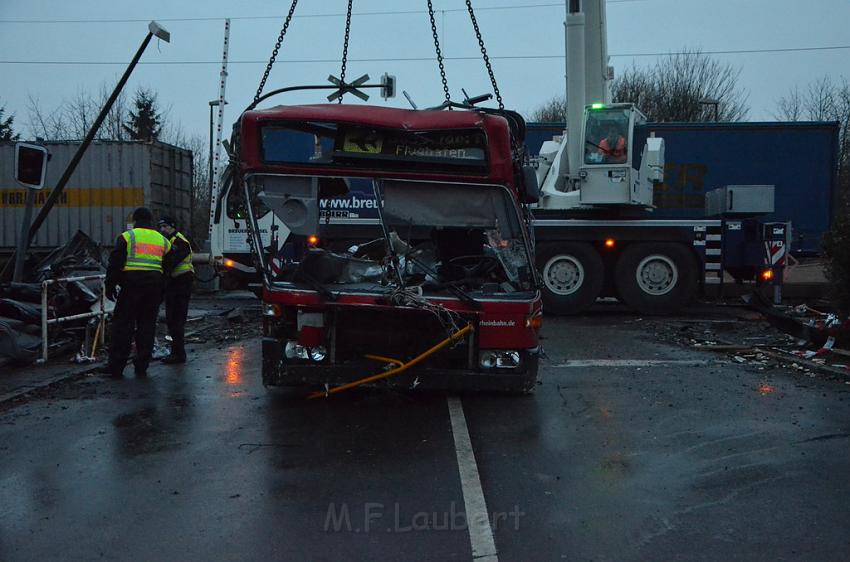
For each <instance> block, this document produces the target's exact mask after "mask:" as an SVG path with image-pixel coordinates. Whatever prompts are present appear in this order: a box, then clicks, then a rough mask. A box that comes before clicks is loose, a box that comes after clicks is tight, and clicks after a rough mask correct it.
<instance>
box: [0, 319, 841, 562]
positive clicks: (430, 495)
mask: <svg viewBox="0 0 850 562" xmlns="http://www.w3.org/2000/svg"><path fill="white" fill-rule="evenodd" d="M545 333H546V335H547V339H546V340H545V341H546V349H547V352H548V355H549V361H548V362H547V363H546V364H545V366H544V367H543V368H542V370H541V379H542V384H541V385H540V386H539V387H538V389H537V392H536V394H534V395H533V396H529V397H506V396H492V395H478V396H463V397H462V399H461V403H462V406H463V413H464V416H465V420H466V423H467V427H468V434H469V438H470V441H471V444H472V448H473V450H474V453H475V459H476V460H477V477H478V480H479V482H480V487H481V490H482V491H483V496H484V499H485V500H486V504H487V505H486V508H487V511H488V512H489V513H490V515H491V526H490V527H491V529H492V535H493V537H494V539H495V546H496V549H497V552H498V559H501V560H560V559H566V560H675V559H688V560H716V559H759V560H795V559H796V560H827V559H830V560H835V559H841V558H844V557H846V556H847V553H848V552H850V532H848V531H850V516H849V515H850V514H848V509H847V506H848V505H850V478H849V477H850V386H847V385H844V384H842V383H841V382H836V381H828V380H820V379H811V378H807V377H805V376H801V375H799V374H794V373H792V372H788V371H782V370H780V371H773V372H771V373H770V374H765V373H759V372H756V371H754V370H752V368H750V367H748V366H747V365H739V364H736V363H727V362H718V360H725V357H723V356H717V355H708V354H704V353H697V352H693V351H691V350H687V349H683V348H679V347H674V346H670V345H667V344H663V343H660V342H657V341H655V340H654V339H653V335H652V334H651V333H646V332H645V331H644V330H643V329H642V327H641V323H640V322H637V321H635V319H634V318H633V317H630V316H626V315H617V314H613V315H612V314H601V315H596V316H592V317H586V318H580V319H548V320H547V325H546V328H545ZM578 360H582V361H583V362H581V363H575V361H578ZM259 369H260V362H259V344H258V342H256V341H248V342H243V343H241V344H235V345H232V346H230V347H224V348H222V349H211V350H207V351H203V352H201V353H198V354H196V355H195V358H194V359H193V360H192V361H191V362H190V363H189V364H187V365H186V366H183V367H169V366H162V365H157V366H156V367H153V368H152V369H151V376H150V377H149V378H148V379H147V380H134V379H133V378H132V373H131V369H128V373H127V375H126V377H127V378H126V380H124V381H109V380H103V379H99V378H94V377H89V378H86V379H84V380H82V381H78V382H75V383H72V384H66V385H64V386H61V387H59V388H58V389H56V390H55V391H53V392H50V393H46V394H45V395H44V396H43V397H41V398H39V399H34V400H32V401H30V402H29V403H26V404H22V405H19V406H17V407H15V408H12V409H7V410H5V411H3V412H2V413H0V459H2V460H0V560H31V559H58V558H62V559H79V560H91V559H97V558H104V559H132V560H150V559H157V560H164V559H169V560H176V559H182V560H186V559H219V560H228V559H261V558H271V557H274V558H285V559H289V558H296V557H297V558H299V559H304V558H309V559H314V560H332V559H339V558H342V557H345V558H348V559H379V558H380V559H422V560H425V559H428V560H445V559H448V560H470V559H472V558H473V552H472V547H471V543H470V533H469V532H468V531H467V529H466V527H465V525H464V520H463V512H464V509H465V504H464V497H465V495H464V490H465V488H462V486H461V477H460V476H459V468H458V467H459V464H458V463H459V461H458V455H457V452H456V443H455V438H454V434H453V431H452V424H451V422H450V415H449V408H448V405H447V397H446V396H444V395H440V394H418V393H400V392H396V391H387V390H380V389H378V390H367V391H358V392H352V393H348V394H347V395H339V396H337V397H335V398H333V399H330V400H325V401H311V402H307V401H304V400H302V399H299V398H298V397H297V396H293V395H292V394H290V393H280V392H271V393H270V392H267V391H266V390H265V389H264V388H263V387H262V385H261V384H260V383H259V380H260V374H259ZM346 510H347V511H346ZM491 559H495V558H491Z"/></svg>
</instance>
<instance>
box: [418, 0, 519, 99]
mask: <svg viewBox="0 0 850 562" xmlns="http://www.w3.org/2000/svg"><path fill="white" fill-rule="evenodd" d="M428 4H429V6H430V4H431V0H428ZM466 9H467V10H468V11H469V19H471V20H472V27H473V28H475V37H477V38H478V46H479V47H481V54H482V55H483V56H484V64H485V65H486V66H487V74H489V75H490V83H491V84H492V85H493V93H495V94H496V101H497V102H499V109H505V104H504V103H502V94H500V93H499V86H498V85H497V84H496V76H495V75H494V74H493V66H492V65H491V64H490V57H488V56H487V48H486V47H485V46H484V39H482V38H481V30H480V29H478V20H476V19H475V12H474V11H473V9H472V0H466ZM433 25H434V16H433V14H432V15H431V26H433ZM435 33H436V32H435Z"/></svg>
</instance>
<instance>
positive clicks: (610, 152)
mask: <svg viewBox="0 0 850 562" xmlns="http://www.w3.org/2000/svg"><path fill="white" fill-rule="evenodd" d="M644 123H646V117H645V116H644V115H643V113H641V112H640V110H638V109H637V108H636V107H635V106H634V105H633V104H630V103H616V104H601V103H594V104H591V105H588V106H586V107H585V110H584V119H583V121H582V135H581V138H582V139H583V147H582V150H581V154H582V160H581V163H580V165H579V166H578V170H579V172H578V176H579V177H578V184H579V191H580V196H579V202H580V204H582V205H638V206H645V207H651V206H652V194H653V184H654V183H656V182H658V181H661V180H662V179H663V172H664V143H663V141H662V139H660V138H654V137H651V138H649V139H647V143H646V144H645V145H644V146H643V147H635V146H634V131H635V126H636V125H643V124H644Z"/></svg>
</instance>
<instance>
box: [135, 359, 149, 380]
mask: <svg viewBox="0 0 850 562" xmlns="http://www.w3.org/2000/svg"><path fill="white" fill-rule="evenodd" d="M133 366H134V367H135V368H136V378H140V379H142V378H145V377H146V376H148V364H147V363H137V362H135V361H134V362H133Z"/></svg>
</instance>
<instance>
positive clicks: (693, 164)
mask: <svg viewBox="0 0 850 562" xmlns="http://www.w3.org/2000/svg"><path fill="white" fill-rule="evenodd" d="M563 130H564V124H563V123H529V125H528V136H527V139H526V143H527V145H528V148H529V152H530V153H531V154H532V155H536V154H537V153H538V152H539V151H540V146H541V145H542V144H543V142H544V141H546V140H550V139H551V138H552V136H553V135H560V134H562V133H563ZM650 132H653V133H655V135H656V136H659V137H662V138H664V148H665V160H666V163H665V169H664V183H662V184H659V185H658V186H656V188H655V197H654V202H655V205H656V209H655V211H654V212H653V214H652V217H653V218H659V219H664V218H675V219H700V218H704V217H705V193H706V192H708V191H711V190H712V189H715V188H717V187H722V186H725V185H746V184H759V185H774V186H775V188H776V189H775V211H774V212H773V213H772V214H770V215H767V216H766V217H765V218H764V220H766V221H780V222H784V221H791V223H792V229H793V244H792V248H793V250H794V251H795V252H797V253H800V252H802V253H817V252H819V251H820V245H821V238H822V236H823V233H824V232H826V231H827V230H828V229H829V227H830V225H831V224H832V213H833V208H834V202H835V201H834V199H835V197H836V193H837V190H836V183H837V175H836V174H837V158H838V156H837V155H838V124H837V123H831V122H797V123H788V122H766V123H649V124H647V125H646V126H644V127H639V128H636V129H635V142H634V145H635V146H643V144H644V142H645V138H646V137H647V136H648V135H649V133H650Z"/></svg>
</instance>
